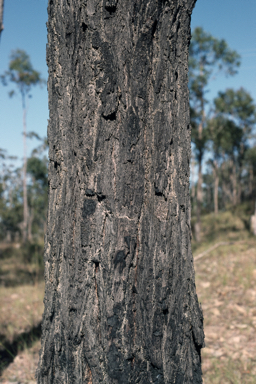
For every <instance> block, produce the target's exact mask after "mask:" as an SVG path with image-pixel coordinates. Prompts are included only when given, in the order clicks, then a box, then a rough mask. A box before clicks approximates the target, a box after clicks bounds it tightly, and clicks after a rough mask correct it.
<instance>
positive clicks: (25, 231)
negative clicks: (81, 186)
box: [22, 96, 28, 243]
mask: <svg viewBox="0 0 256 384" xmlns="http://www.w3.org/2000/svg"><path fill="white" fill-rule="evenodd" d="M22 108H23V153H24V155H23V179H22V185H23V243H25V242H26V241H27V240H28V196H27V145H26V140H27V124H26V115H27V110H26V105H25V96H23V97H22Z"/></svg>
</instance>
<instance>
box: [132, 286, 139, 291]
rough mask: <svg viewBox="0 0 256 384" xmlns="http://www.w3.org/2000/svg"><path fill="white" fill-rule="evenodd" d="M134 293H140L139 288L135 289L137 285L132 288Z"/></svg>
mask: <svg viewBox="0 0 256 384" xmlns="http://www.w3.org/2000/svg"><path fill="white" fill-rule="evenodd" d="M132 292H133V293H138V291H137V288H136V287H135V285H133V286H132Z"/></svg>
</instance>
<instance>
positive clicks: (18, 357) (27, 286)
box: [0, 206, 256, 384]
mask: <svg viewBox="0 0 256 384" xmlns="http://www.w3.org/2000/svg"><path fill="white" fill-rule="evenodd" d="M249 214H250V211H249V208H248V207H246V206H241V207H238V209H237V210H232V211H231V210H230V211H228V212H224V213H220V214H219V215H218V216H214V215H212V214H211V215H206V216H204V217H203V219H202V242H201V243H200V244H196V243H194V242H193V243H192V247H193V253H194V256H195V257H196V256H197V255H198V254H200V253H202V252H204V251H205V250H207V249H209V248H210V247H211V246H213V245H214V244H216V243H218V242H223V241H225V242H230V243H231V244H229V245H220V246H219V247H218V248H216V249H214V250H213V251H211V252H209V253H207V254H206V255H205V256H204V257H202V258H201V259H199V260H197V261H196V262H195V271H196V285H197V293H198V297H199V301H200V302H201V304H202V308H203V312H204V328H205V344H206V347H205V348H204V349H203V351H202V368H203V380H204V384H238V383H239V384H241V383H242V384H247V383H248V384H249V383H251V384H253V383H256V356H255V350H256V332H255V328H256V307H255V302H256V284H255V283H256V238H255V237H253V236H251V235H250V233H249V231H248V228H249ZM192 224H193V222H192ZM40 252H41V248H40V249H39V250H37V249H36V247H32V248H28V249H20V248H13V249H8V248H6V246H4V245H2V249H1V247H0V307H1V312H0V343H1V344H0V361H1V365H0V375H1V377H0V383H3V384H4V383H5V384H7V383H16V384H17V383H20V384H29V383H30V384H32V383H33V384H34V383H35V379H34V373H35V369H36V366H37V361H38V353H39V348H40V341H39V337H40V321H41V315H42V312H43V294H44V284H43V279H42V264H41V258H40V257H41V256H40V257H39V253H40Z"/></svg>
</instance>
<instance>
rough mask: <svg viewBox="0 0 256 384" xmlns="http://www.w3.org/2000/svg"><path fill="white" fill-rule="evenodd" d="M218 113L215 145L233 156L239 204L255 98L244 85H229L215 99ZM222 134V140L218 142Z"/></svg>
mask: <svg viewBox="0 0 256 384" xmlns="http://www.w3.org/2000/svg"><path fill="white" fill-rule="evenodd" d="M214 114H215V117H214V119H213V120H215V121H214V122H213V121H212V123H211V124H213V125H215V132H212V139H213V143H214V146H215V148H216V146H218V145H220V147H222V148H224V152H225V153H226V154H227V155H228V157H229V159H230V165H231V172H230V175H231V181H232V195H233V204H234V205H236V204H237V203H239V202H240V201H241V190H242V179H241V178H242V171H243V163H244V161H245V154H246V150H247V149H248V148H249V139H250V138H251V137H252V135H253V128H254V126H255V123H256V106H255V102H254V100H253V98H252V97H251V95H250V94H249V93H248V92H247V91H246V90H245V89H243V88H240V89H238V90H234V89H227V90H226V91H224V92H219V93H218V96H217V97H216V98H215V99H214ZM218 135H220V136H221V137H220V139H219V140H221V142H222V144H220V141H219V143H218V142H216V139H217V136H218ZM215 153H216V150H215Z"/></svg>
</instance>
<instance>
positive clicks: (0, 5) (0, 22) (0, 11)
mask: <svg viewBox="0 0 256 384" xmlns="http://www.w3.org/2000/svg"><path fill="white" fill-rule="evenodd" d="M3 18H4V0H0V38H1V33H2V31H3V29H4V24H3Z"/></svg>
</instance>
